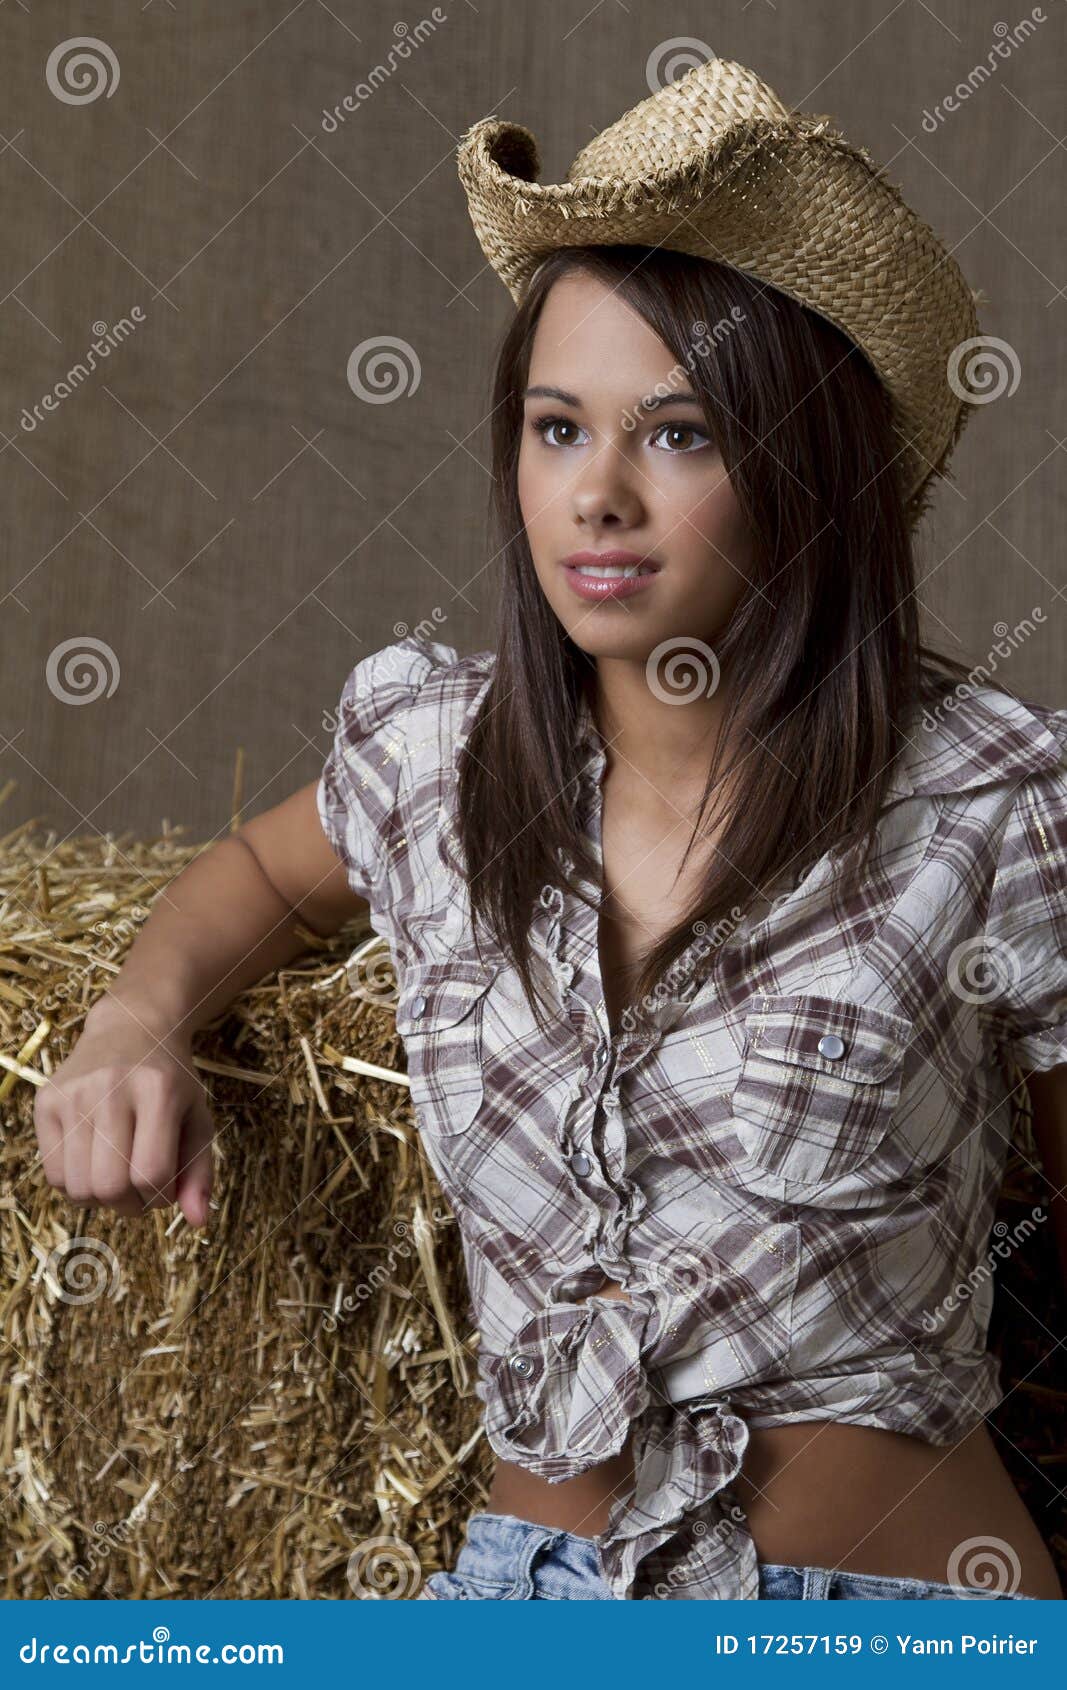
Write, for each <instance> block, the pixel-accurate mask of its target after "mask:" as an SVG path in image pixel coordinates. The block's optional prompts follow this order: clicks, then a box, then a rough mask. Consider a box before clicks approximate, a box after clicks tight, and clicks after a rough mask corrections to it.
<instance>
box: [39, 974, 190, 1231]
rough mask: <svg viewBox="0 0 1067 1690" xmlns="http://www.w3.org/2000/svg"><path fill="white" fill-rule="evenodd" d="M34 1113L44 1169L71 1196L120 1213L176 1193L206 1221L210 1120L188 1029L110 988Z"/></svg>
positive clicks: (166, 1202) (186, 1209)
mask: <svg viewBox="0 0 1067 1690" xmlns="http://www.w3.org/2000/svg"><path fill="white" fill-rule="evenodd" d="M33 1119H34V1127H35V1128H36V1132H37V1143H38V1147H39V1149H40V1153H41V1161H42V1163H43V1164H44V1171H45V1177H46V1178H47V1180H48V1183H49V1185H51V1186H53V1187H54V1188H55V1189H56V1190H57V1191H62V1192H65V1193H66V1195H67V1197H69V1199H70V1201H71V1202H72V1203H75V1204H77V1205H78V1206H79V1207H89V1208H94V1207H97V1206H99V1207H101V1208H108V1209H114V1210H115V1212H116V1214H119V1215H141V1214H144V1213H145V1212H146V1211H147V1210H149V1209H159V1208H167V1207H169V1206H170V1205H171V1204H172V1203H178V1204H180V1206H181V1208H182V1211H183V1213H184V1215H185V1218H186V1220H187V1221H188V1222H189V1224H190V1226H203V1225H204V1223H205V1221H206V1220H207V1216H208V1198H209V1197H210V1195H211V1184H212V1159H211V1140H212V1137H213V1135H214V1122H213V1120H212V1116H211V1111H210V1109H209V1108H208V1103H207V1098H206V1095H205V1092H204V1088H203V1086H202V1085H201V1082H200V1080H199V1078H198V1077H197V1075H196V1072H195V1070H194V1068H193V1063H192V1044H191V1038H190V1036H188V1035H187V1034H185V1033H178V1034H175V1033H173V1032H164V1031H161V1030H160V1029H159V1028H158V1027H153V1024H152V1020H151V1016H150V1012H148V1011H145V1012H144V1013H143V1014H142V1013H141V1012H140V1011H138V1010H137V1009H135V1008H132V1007H127V1006H126V1005H125V1004H122V1003H119V1002H117V1001H116V1000H114V999H112V998H110V997H107V996H106V995H105V997H103V998H101V999H100V1000H99V1001H98V1002H97V1003H96V1004H94V1005H93V1008H92V1009H91V1010H90V1011H89V1014H88V1015H87V1016H86V1019H85V1024H84V1026H83V1029H82V1033H81V1037H80V1038H79V1040H78V1042H77V1044H76V1045H75V1047H74V1049H73V1051H72V1052H71V1054H70V1056H69V1057H68V1058H67V1060H66V1061H65V1062H64V1063H62V1064H61V1065H60V1066H59V1067H58V1068H57V1069H56V1071H55V1073H54V1074H53V1075H52V1076H51V1078H50V1079H49V1080H48V1081H47V1082H46V1083H45V1084H44V1085H43V1086H41V1087H39V1089H38V1092H37V1096H36V1099H35V1102H34V1111H33Z"/></svg>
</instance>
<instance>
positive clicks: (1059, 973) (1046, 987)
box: [982, 767, 1067, 1073]
mask: <svg viewBox="0 0 1067 1690" xmlns="http://www.w3.org/2000/svg"><path fill="white" fill-rule="evenodd" d="M985 939H986V951H987V973H988V977H989V982H990V990H989V995H988V996H986V995H985V994H983V999H982V1001H983V1004H984V1007H985V1011H986V1014H987V1015H988V1017H989V1023H990V1025H991V1028H992V1031H993V1035H994V1038H995V1039H996V1041H997V1043H998V1044H1002V1045H1003V1046H1004V1048H1005V1049H1006V1051H1007V1054H1008V1056H1009V1057H1011V1058H1013V1059H1014V1060H1015V1061H1016V1062H1017V1063H1018V1064H1019V1066H1020V1068H1023V1069H1028V1070H1032V1071H1034V1072H1037V1073H1042V1072H1044V1071H1045V1070H1046V1069H1049V1068H1055V1067H1057V1066H1058V1064H1060V1063H1064V1062H1067V769H1065V768H1063V767H1061V768H1057V769H1053V770H1052V771H1051V772H1047V773H1042V774H1040V775H1036V776H1033V777H1032V778H1031V779H1030V780H1029V781H1027V782H1025V783H1024V785H1023V786H1022V787H1020V789H1019V792H1018V794H1017V795H1016V799H1015V804H1014V806H1013V808H1012V811H1011V814H1010V816H1009V817H1008V821H1007V824H1006V826H1005V830H1004V834H1003V836H1002V840H1001V845H1000V851H999V856H998V860H997V868H996V875H995V878H994V881H993V887H992V892H991V896H990V903H989V913H988V918H987V922H986V933H985Z"/></svg>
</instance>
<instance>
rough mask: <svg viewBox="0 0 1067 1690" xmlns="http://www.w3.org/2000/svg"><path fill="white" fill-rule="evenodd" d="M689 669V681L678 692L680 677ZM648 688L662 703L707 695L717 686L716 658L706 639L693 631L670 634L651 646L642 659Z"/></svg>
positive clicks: (689, 699)
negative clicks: (698, 637) (645, 656)
mask: <svg viewBox="0 0 1067 1690" xmlns="http://www.w3.org/2000/svg"><path fill="white" fill-rule="evenodd" d="M686 670H690V671H692V677H693V678H692V680H691V682H690V684H689V685H688V686H687V687H685V688H684V689H683V690H681V691H679V690H678V689H679V680H680V676H681V675H682V674H684V672H685V671H686ZM645 680H646V682H647V683H648V690H649V692H650V693H651V694H652V696H653V697H654V698H658V699H659V701H660V703H661V704H690V703H692V701H693V699H695V698H710V697H711V695H712V693H713V692H715V690H716V688H717V687H718V685H719V659H718V658H717V657H716V655H715V653H714V651H713V650H712V649H711V647H710V646H709V645H708V644H707V642H706V641H705V640H700V639H697V637H696V635H695V634H669V635H668V636H667V638H666V639H665V640H660V642H659V644H658V645H654V646H653V647H652V650H651V651H650V652H649V654H648V657H647V658H646V659H645Z"/></svg>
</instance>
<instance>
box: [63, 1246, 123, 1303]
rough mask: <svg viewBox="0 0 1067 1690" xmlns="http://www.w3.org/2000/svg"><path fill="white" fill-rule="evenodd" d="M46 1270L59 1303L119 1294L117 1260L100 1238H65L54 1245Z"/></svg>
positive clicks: (119, 1280) (86, 1300)
mask: <svg viewBox="0 0 1067 1690" xmlns="http://www.w3.org/2000/svg"><path fill="white" fill-rule="evenodd" d="M45 1272H46V1274H51V1276H52V1277H53V1278H54V1279H55V1281H56V1283H57V1285H58V1287H59V1300H60V1302H61V1303H75V1304H80V1303H95V1302H96V1301H97V1300H98V1299H99V1298H100V1297H104V1296H107V1297H112V1298H114V1297H117V1296H118V1294H119V1288H120V1284H121V1272H120V1269H119V1259H118V1257H117V1256H116V1254H115V1252H114V1250H112V1249H111V1247H110V1245H108V1244H105V1243H104V1241H103V1239H101V1238H68V1239H67V1241H66V1243H65V1244H57V1245H56V1247H55V1249H54V1250H52V1251H51V1252H50V1254H49V1257H48V1260H47V1262H46V1263H45Z"/></svg>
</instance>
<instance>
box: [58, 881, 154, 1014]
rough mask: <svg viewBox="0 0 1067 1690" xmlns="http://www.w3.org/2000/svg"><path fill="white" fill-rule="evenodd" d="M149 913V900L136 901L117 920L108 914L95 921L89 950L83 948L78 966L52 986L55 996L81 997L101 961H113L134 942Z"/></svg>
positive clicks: (78, 954) (101, 963)
mask: <svg viewBox="0 0 1067 1690" xmlns="http://www.w3.org/2000/svg"><path fill="white" fill-rule="evenodd" d="M147 915H148V906H147V904H133V905H132V906H131V908H130V909H129V910H128V911H127V912H126V913H125V914H124V915H121V916H120V917H119V918H118V920H117V921H112V920H110V919H108V918H106V917H105V918H101V920H99V921H94V922H92V923H91V925H90V927H89V929H88V931H89V932H90V933H93V934H95V935H96V938H95V939H93V940H91V941H90V943H89V949H88V953H86V952H85V951H84V949H81V948H79V950H78V952H77V956H78V959H79V960H78V966H77V967H76V968H74V969H71V970H70V971H69V972H68V973H67V974H66V975H64V977H63V979H62V980H57V982H56V984H55V985H54V986H53V988H52V996H53V997H55V998H58V999H77V998H79V997H80V996H81V994H82V990H83V987H84V985H85V982H86V981H87V980H88V979H89V978H90V976H91V975H92V974H94V973H95V971H96V970H97V969H98V968H99V967H100V966H101V965H106V964H107V963H109V962H113V961H114V960H115V958H116V957H117V956H118V955H119V953H120V952H121V951H123V950H124V949H125V948H126V947H127V946H128V945H129V944H131V943H132V942H133V940H134V939H135V938H136V937H137V934H138V932H139V931H140V928H141V924H142V923H143V922H144V920H145V917H146V916H147Z"/></svg>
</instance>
